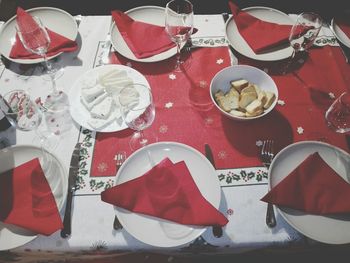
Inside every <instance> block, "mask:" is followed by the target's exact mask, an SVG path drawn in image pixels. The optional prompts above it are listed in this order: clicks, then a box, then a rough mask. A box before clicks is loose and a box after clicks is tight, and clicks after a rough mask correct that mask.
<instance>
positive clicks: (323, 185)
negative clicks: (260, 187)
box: [261, 152, 350, 215]
mask: <svg viewBox="0 0 350 263" xmlns="http://www.w3.org/2000/svg"><path fill="white" fill-rule="evenodd" d="M261 200H262V201H264V202H268V203H273V204H277V205H281V206H286V207H290V208H293V209H298V210H302V211H305V212H307V213H310V214H318V215H326V214H337V213H349V212H350V202H349V200H350V184H348V183H347V182H346V181H345V180H344V179H343V178H341V177H340V176H339V175H338V174H337V173H336V172H335V171H334V170H333V169H332V168H331V167H330V166H328V164H327V163H326V162H325V161H324V160H323V159H322V157H321V156H320V155H319V153H318V152H315V153H313V154H311V155H309V156H308V157H307V158H306V159H305V160H304V161H303V162H302V163H301V164H300V165H299V166H298V167H297V168H296V169H294V170H293V171H292V172H291V173H290V174H289V175H288V176H287V177H286V178H284V179H283V180H282V181H281V182H280V183H279V184H278V185H276V186H275V187H274V188H273V189H272V190H271V191H270V192H269V193H267V195H265V196H264V197H263V198H262V199H261Z"/></svg>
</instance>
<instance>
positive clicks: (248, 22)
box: [229, 1, 292, 54]
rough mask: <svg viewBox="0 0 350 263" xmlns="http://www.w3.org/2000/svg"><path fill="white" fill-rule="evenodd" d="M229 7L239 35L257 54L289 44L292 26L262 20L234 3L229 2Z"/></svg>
mask: <svg viewBox="0 0 350 263" xmlns="http://www.w3.org/2000/svg"><path fill="white" fill-rule="evenodd" d="M229 6H230V9H231V12H232V15H233V19H234V21H235V23H236V25H237V28H238V31H239V33H240V34H241V35H242V37H243V38H244V39H245V41H246V42H247V44H248V45H249V46H250V47H251V49H252V50H253V51H254V52H255V53H256V54H259V53H263V52H264V51H266V50H268V49H271V48H274V47H277V46H280V45H282V44H285V43H288V39H289V34H290V30H291V29H292V25H281V24H276V23H270V22H267V21H263V20H260V19H259V18H256V17H255V16H252V15H250V14H248V13H247V12H244V11H242V10H240V9H239V8H238V6H236V5H235V4H234V3H233V2H232V1H229Z"/></svg>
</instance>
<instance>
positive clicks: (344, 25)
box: [335, 17, 350, 38]
mask: <svg viewBox="0 0 350 263" xmlns="http://www.w3.org/2000/svg"><path fill="white" fill-rule="evenodd" d="M335 22H336V24H337V26H339V27H340V29H341V30H342V31H343V32H344V34H345V35H347V37H348V38H350V21H349V19H348V18H343V17H341V18H336V19H335Z"/></svg>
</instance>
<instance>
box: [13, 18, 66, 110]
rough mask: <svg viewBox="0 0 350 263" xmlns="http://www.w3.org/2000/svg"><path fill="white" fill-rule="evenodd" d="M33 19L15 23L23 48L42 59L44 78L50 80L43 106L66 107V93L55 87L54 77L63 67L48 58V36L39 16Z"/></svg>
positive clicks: (58, 75) (49, 40)
mask: <svg viewBox="0 0 350 263" xmlns="http://www.w3.org/2000/svg"><path fill="white" fill-rule="evenodd" d="M33 20H34V21H33V22H34V23H33V24H30V25H27V24H16V31H17V35H18V37H19V39H20V41H21V42H22V44H23V46H24V48H25V49H26V50H28V51H29V52H31V53H33V54H36V55H39V56H41V57H42V58H43V59H44V65H45V71H44V73H45V74H44V79H45V80H50V81H51V85H52V91H51V93H50V94H49V95H48V96H47V99H46V101H45V104H46V105H45V107H46V108H50V107H54V108H56V109H57V108H61V107H67V106H68V105H69V103H68V97H67V95H66V94H65V93H64V92H63V91H59V90H58V89H57V88H56V79H57V78H58V77H60V76H61V75H62V74H63V69H62V67H59V66H58V65H55V66H53V64H52V63H51V62H50V61H49V60H48V58H47V51H48V49H49V46H50V43H51V39H50V36H49V34H48V32H47V30H46V28H45V26H44V24H43V23H42V21H41V20H40V18H38V17H35V16H33Z"/></svg>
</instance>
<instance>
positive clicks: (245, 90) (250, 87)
mask: <svg viewBox="0 0 350 263" xmlns="http://www.w3.org/2000/svg"><path fill="white" fill-rule="evenodd" d="M248 92H255V93H257V92H256V89H255V87H254V85H249V86H247V87H245V88H243V89H242V90H241V95H242V94H244V93H248Z"/></svg>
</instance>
